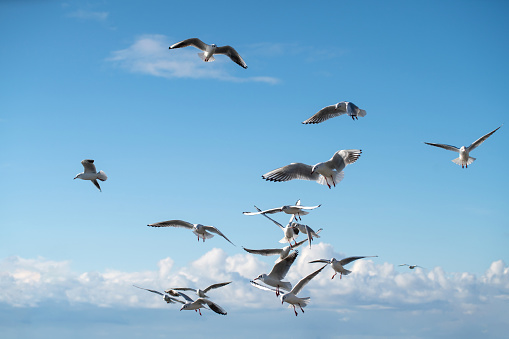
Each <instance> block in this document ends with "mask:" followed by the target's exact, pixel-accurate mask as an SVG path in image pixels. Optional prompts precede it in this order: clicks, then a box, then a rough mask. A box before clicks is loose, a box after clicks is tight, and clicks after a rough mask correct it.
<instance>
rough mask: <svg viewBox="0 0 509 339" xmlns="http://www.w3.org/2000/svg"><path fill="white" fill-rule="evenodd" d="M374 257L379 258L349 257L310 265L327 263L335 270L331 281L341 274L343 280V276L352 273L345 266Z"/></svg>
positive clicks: (323, 260) (322, 260) (321, 260)
mask: <svg viewBox="0 0 509 339" xmlns="http://www.w3.org/2000/svg"><path fill="white" fill-rule="evenodd" d="M373 257H378V256H377V255H368V256H360V257H348V258H344V259H341V260H336V258H331V259H318V260H313V261H310V262H309V263H326V264H329V265H330V266H331V267H332V269H333V270H334V275H333V276H332V278H331V279H334V277H335V276H336V274H338V273H339V279H341V277H342V276H343V275H348V274H350V273H352V271H349V270H347V269H346V268H344V267H343V266H345V265H346V264H349V263H351V262H352V261H355V260H358V259H362V258H373Z"/></svg>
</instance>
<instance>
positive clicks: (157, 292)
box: [133, 285, 164, 296]
mask: <svg viewBox="0 0 509 339" xmlns="http://www.w3.org/2000/svg"><path fill="white" fill-rule="evenodd" d="M133 286H134V287H136V288H139V289H141V290H145V291H149V292H152V293H156V294H159V295H162V296H164V293H161V292H159V291H155V290H149V289H148V288H143V287H140V286H136V285H133Z"/></svg>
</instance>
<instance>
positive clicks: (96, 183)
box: [92, 179, 102, 192]
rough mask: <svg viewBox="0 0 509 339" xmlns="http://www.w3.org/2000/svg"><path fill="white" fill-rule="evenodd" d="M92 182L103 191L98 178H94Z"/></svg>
mask: <svg viewBox="0 0 509 339" xmlns="http://www.w3.org/2000/svg"><path fill="white" fill-rule="evenodd" d="M92 183H93V184H94V185H95V187H97V188H98V189H99V191H101V192H102V190H101V186H99V182H98V181H97V180H96V179H94V180H92Z"/></svg>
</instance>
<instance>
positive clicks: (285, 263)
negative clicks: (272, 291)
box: [268, 251, 299, 280]
mask: <svg viewBox="0 0 509 339" xmlns="http://www.w3.org/2000/svg"><path fill="white" fill-rule="evenodd" d="M298 254H299V252H297V251H295V252H293V253H292V254H289V255H288V256H287V257H286V258H284V259H283V260H281V261H280V262H278V263H276V264H275V265H274V267H272V270H271V271H270V273H269V274H268V276H270V277H272V278H276V279H278V280H283V278H284V277H285V276H286V274H287V273H288V271H289V270H290V267H291V266H292V264H293V262H294V261H295V259H297V255H298Z"/></svg>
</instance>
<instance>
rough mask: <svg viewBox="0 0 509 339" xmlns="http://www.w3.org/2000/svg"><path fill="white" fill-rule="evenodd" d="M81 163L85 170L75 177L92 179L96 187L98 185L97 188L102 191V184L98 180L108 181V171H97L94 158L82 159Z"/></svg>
mask: <svg viewBox="0 0 509 339" xmlns="http://www.w3.org/2000/svg"><path fill="white" fill-rule="evenodd" d="M81 164H82V165H83V168H84V172H81V173H78V174H76V176H75V177H74V179H82V180H90V181H92V183H93V184H94V185H95V187H97V189H99V191H100V192H102V190H101V186H99V183H98V182H97V180H101V181H106V180H107V179H108V176H106V173H104V172H103V171H99V172H97V170H96V168H95V165H94V160H92V159H85V160H82V161H81Z"/></svg>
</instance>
